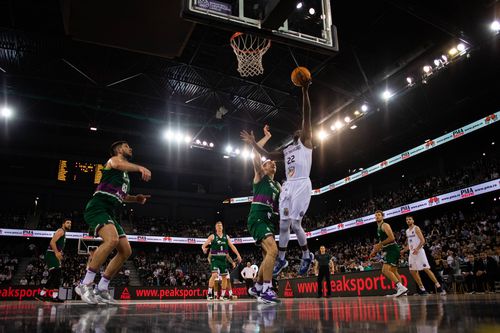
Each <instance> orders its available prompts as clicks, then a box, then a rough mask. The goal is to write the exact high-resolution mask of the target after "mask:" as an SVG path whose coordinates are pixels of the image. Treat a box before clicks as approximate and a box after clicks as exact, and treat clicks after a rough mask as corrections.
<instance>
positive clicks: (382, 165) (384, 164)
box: [380, 161, 389, 168]
mask: <svg viewBox="0 0 500 333" xmlns="http://www.w3.org/2000/svg"><path fill="white" fill-rule="evenodd" d="M388 164H389V163H388V162H387V161H383V162H380V167H381V168H385V167H386V166H387V165H388Z"/></svg>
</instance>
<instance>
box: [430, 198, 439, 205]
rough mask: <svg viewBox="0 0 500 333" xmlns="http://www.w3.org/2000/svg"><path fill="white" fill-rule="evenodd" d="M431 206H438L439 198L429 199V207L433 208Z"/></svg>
mask: <svg viewBox="0 0 500 333" xmlns="http://www.w3.org/2000/svg"><path fill="white" fill-rule="evenodd" d="M433 205H439V198H438V197H432V198H429V206H433Z"/></svg>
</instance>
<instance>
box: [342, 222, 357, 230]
mask: <svg viewBox="0 0 500 333" xmlns="http://www.w3.org/2000/svg"><path fill="white" fill-rule="evenodd" d="M354 223H356V221H349V222H345V223H344V228H349V227H352V226H353V225H354Z"/></svg>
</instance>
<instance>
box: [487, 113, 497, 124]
mask: <svg viewBox="0 0 500 333" xmlns="http://www.w3.org/2000/svg"><path fill="white" fill-rule="evenodd" d="M497 120H498V117H497V115H496V114H490V115H489V116H488V117H486V118H485V119H484V121H485V122H486V123H487V124H489V123H490V122H491V121H497Z"/></svg>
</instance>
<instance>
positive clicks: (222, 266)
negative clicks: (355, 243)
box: [201, 221, 241, 300]
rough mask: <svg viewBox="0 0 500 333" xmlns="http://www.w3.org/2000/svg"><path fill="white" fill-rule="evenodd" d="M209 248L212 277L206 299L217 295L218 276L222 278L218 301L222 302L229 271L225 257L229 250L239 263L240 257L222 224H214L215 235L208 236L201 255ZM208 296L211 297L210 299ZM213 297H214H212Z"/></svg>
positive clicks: (226, 287)
mask: <svg viewBox="0 0 500 333" xmlns="http://www.w3.org/2000/svg"><path fill="white" fill-rule="evenodd" d="M209 246H210V259H209V261H210V270H211V271H212V275H211V276H210V280H209V282H208V297H207V299H212V298H215V297H216V295H217V287H216V286H218V283H217V282H218V278H219V274H220V275H221V276H222V291H221V296H220V299H221V300H224V299H225V296H226V290H227V289H228V280H229V271H228V269H227V262H226V260H227V255H228V253H229V248H231V250H232V251H233V252H234V253H235V254H236V258H237V259H236V260H237V261H238V262H241V256H240V253H239V252H238V250H237V249H236V246H234V244H233V243H232V242H231V239H230V238H229V236H228V235H226V234H225V233H224V231H223V227H222V222H220V221H219V222H217V223H216V224H215V234H212V235H210V236H208V238H207V240H206V241H205V243H203V245H202V246H201V249H202V250H203V253H207V252H208V248H209ZM213 289H215V294H212V293H213V292H212V290H213ZM210 295H213V296H212V298H210ZM214 295H215V296H214Z"/></svg>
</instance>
